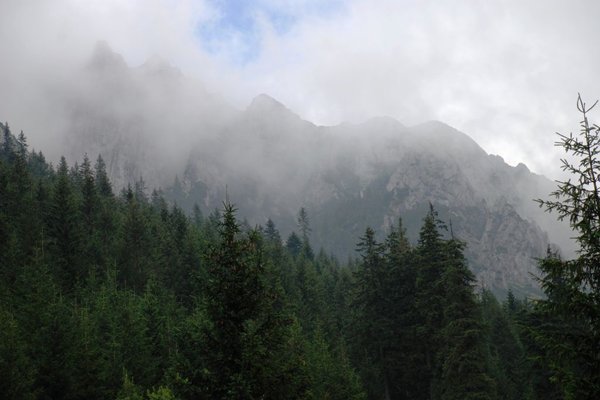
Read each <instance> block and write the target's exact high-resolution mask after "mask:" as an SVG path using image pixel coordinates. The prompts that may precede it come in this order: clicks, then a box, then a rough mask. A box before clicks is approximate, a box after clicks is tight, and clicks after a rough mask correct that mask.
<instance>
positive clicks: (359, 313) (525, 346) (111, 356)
mask: <svg viewBox="0 0 600 400" xmlns="http://www.w3.org/2000/svg"><path fill="white" fill-rule="evenodd" d="M0 128H1V130H2V138H1V143H0V144H1V147H0V238H1V240H0V376H2V379H1V380H0V393H1V394H2V397H3V398H7V399H11V398H13V399H23V398H31V399H33V398H36V399H47V398H52V399H95V398H97V399H107V398H108V399H110V398H118V399H141V398H150V399H174V398H180V399H198V398H206V399H219V398H223V399H225V398H229V399H256V398H265V399H293V398H298V399H363V398H369V399H379V398H388V399H430V398H432V399H468V398H473V399H475V398H477V399H496V398H503V399H504V398H506V399H519V398H532V399H535V398H540V399H547V398H553V397H552V396H555V395H556V391H555V388H554V387H553V386H552V385H551V384H550V382H549V379H548V378H549V373H548V370H547V367H546V366H545V364H544V362H543V358H540V357H537V356H539V355H540V354H541V353H540V350H539V346H538V344H537V342H536V341H535V337H533V336H532V335H530V334H529V332H531V329H532V327H534V326H535V325H536V324H540V323H543V321H540V320H539V319H536V318H538V317H539V315H538V314H535V313H532V311H531V306H530V304H528V303H527V302H523V301H519V300H516V299H514V297H513V296H509V298H508V299H507V301H506V302H505V303H504V304H503V305H500V304H499V303H498V302H497V300H496V299H495V298H494V297H493V295H491V294H490V293H489V292H488V291H486V290H477V293H476V291H475V288H474V277H473V274H472V273H471V272H470V271H469V269H468V266H467V263H466V261H465V258H464V255H463V251H464V243H463V242H462V241H460V240H459V238H456V237H454V235H453V232H452V229H451V227H446V225H444V223H443V222H442V221H440V220H439V218H438V215H437V212H436V211H435V210H434V209H433V207H429V209H427V205H424V207H425V209H426V210H428V211H426V213H425V215H424V216H423V217H424V218H423V223H422V226H421V229H420V234H419V239H418V242H417V243H416V244H415V245H412V244H411V243H410V242H409V241H408V240H407V237H406V234H405V231H404V229H403V227H402V223H401V220H398V221H395V222H394V223H393V226H392V228H391V229H390V230H389V231H387V232H381V233H380V235H381V236H382V237H385V240H383V241H378V240H376V237H377V233H376V232H374V231H373V230H372V229H370V228H368V227H364V231H365V233H364V235H363V236H362V237H361V238H357V239H356V241H357V243H358V244H359V246H358V248H359V252H358V257H357V259H356V260H351V261H349V262H348V263H346V264H343V265H342V264H341V263H340V262H338V261H337V260H336V259H335V258H333V257H331V256H328V255H327V254H326V253H324V252H323V251H316V249H318V248H319V247H320V245H319V243H310V223H309V216H308V215H307V214H306V213H305V212H301V213H300V215H299V225H298V229H297V231H296V232H295V233H294V234H293V235H291V236H290V238H289V239H288V240H286V241H285V242H284V241H283V240H282V239H281V237H280V236H279V233H278V231H277V228H276V226H275V223H274V222H273V221H271V220H268V221H266V222H265V224H264V226H257V227H250V226H248V225H247V224H246V223H244V222H241V221H239V220H238V219H237V216H236V210H235V207H234V206H233V205H232V204H231V203H235V199H226V201H225V202H224V203H223V207H222V209H221V210H219V211H215V212H213V213H211V214H210V215H202V213H201V212H200V211H199V210H200V209H199V208H198V207H196V208H195V212H194V213H193V214H192V215H186V214H185V213H183V212H182V210H181V209H180V208H178V206H177V205H173V204H168V203H167V202H166V201H165V200H164V199H163V197H162V196H161V193H160V192H158V191H153V192H152V194H151V195H150V196H148V195H147V192H146V188H145V187H144V184H143V182H137V183H135V184H133V186H131V185H130V186H127V187H126V188H125V189H124V190H122V191H121V192H120V193H118V194H116V193H114V192H113V189H112V186H111V183H110V181H109V179H108V177H107V173H106V167H105V165H104V162H103V160H102V158H98V159H97V160H96V161H95V163H94V165H92V162H91V161H90V160H88V159H87V157H84V159H83V160H82V162H81V164H76V165H73V166H69V165H67V163H66V161H65V160H64V159H62V160H61V162H60V163H59V165H58V166H56V167H53V166H52V165H49V164H48V163H46V161H45V160H44V156H43V154H42V153H35V152H31V151H29V150H28V146H27V141H26V138H25V136H24V135H22V134H21V135H19V136H18V137H15V136H13V135H12V134H11V133H10V129H9V128H8V125H1V126H0ZM230 201H231V203H230ZM532 360H536V361H535V362H534V361H532Z"/></svg>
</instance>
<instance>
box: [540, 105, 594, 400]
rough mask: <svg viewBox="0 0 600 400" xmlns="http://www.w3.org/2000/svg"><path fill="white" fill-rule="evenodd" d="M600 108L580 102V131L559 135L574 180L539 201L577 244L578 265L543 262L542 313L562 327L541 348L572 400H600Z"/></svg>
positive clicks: (547, 334) (552, 260) (549, 259)
mask: <svg viewBox="0 0 600 400" xmlns="http://www.w3.org/2000/svg"><path fill="white" fill-rule="evenodd" d="M597 103H598V102H596V103H594V104H593V105H592V106H591V107H589V106H587V105H586V104H585V103H584V102H583V100H582V99H581V96H579V97H578V98H577V109H578V110H579V112H580V113H581V115H582V120H581V124H580V127H581V129H580V132H579V134H577V135H573V134H572V133H571V134H569V135H564V134H558V136H559V141H558V142H557V143H556V145H557V146H559V147H562V148H563V149H564V151H565V152H566V153H567V154H568V155H569V156H571V158H569V157H567V158H565V159H563V160H562V169H563V170H564V171H566V172H568V173H570V174H571V176H572V178H571V179H568V180H566V181H559V182H558V188H557V189H556V191H554V192H553V193H551V196H552V198H553V199H551V200H538V202H539V205H540V206H541V207H545V208H546V210H548V211H551V212H556V213H557V215H558V218H559V219H560V220H563V219H567V220H568V221H569V223H570V224H571V227H572V228H573V229H574V231H575V232H576V235H577V237H576V239H577V243H578V245H579V251H578V255H577V258H576V259H574V260H568V261H562V260H560V259H559V258H557V257H555V256H552V255H550V256H549V257H546V259H544V260H541V262H540V269H541V272H542V276H541V279H540V283H541V286H542V289H543V290H544V292H545V294H546V296H547V299H545V300H542V301H540V302H539V309H540V310H541V312H543V313H546V314H547V315H552V316H554V317H555V318H557V319H558V321H559V323H560V324H561V325H562V326H563V329H555V330H554V329H551V330H546V331H545V332H540V335H539V337H540V340H542V339H543V340H542V341H541V342H540V343H541V345H542V347H543V348H544V349H545V350H546V352H547V356H548V360H549V362H550V364H551V366H552V368H553V370H554V371H555V374H556V375H555V379H557V381H558V382H559V383H560V386H561V388H562V390H563V392H564V395H565V397H568V398H599V397H600V378H599V375H598V371H600V158H599V157H600V127H599V126H598V125H595V124H592V123H591V122H590V121H589V119H588V114H589V112H590V111H591V110H592V109H593V108H594V106H595V105H596V104H597ZM569 326H570V327H571V328H570V329H569Z"/></svg>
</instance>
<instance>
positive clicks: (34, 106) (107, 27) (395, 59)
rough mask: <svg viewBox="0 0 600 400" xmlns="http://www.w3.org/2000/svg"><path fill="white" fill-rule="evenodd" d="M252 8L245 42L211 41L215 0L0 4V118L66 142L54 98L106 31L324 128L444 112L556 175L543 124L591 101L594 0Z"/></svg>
mask: <svg viewBox="0 0 600 400" xmlns="http://www.w3.org/2000/svg"><path fill="white" fill-rule="evenodd" d="M257 4H258V5H257V6H256V9H255V11H254V12H252V10H250V12H249V14H248V15H249V18H253V19H254V22H255V24H254V25H253V26H254V27H253V31H252V35H255V37H254V38H253V39H252V41H248V40H247V38H246V35H249V34H250V33H249V32H248V31H245V30H244V29H242V28H240V29H239V30H238V31H236V30H235V26H234V27H233V28H232V27H229V29H230V30H231V32H230V33H231V34H228V35H220V36H219V35H216V36H215V37H214V38H213V40H212V41H211V42H210V43H207V42H206V40H207V39H206V37H203V36H202V35H201V34H200V31H201V30H202V27H207V26H208V27H210V26H214V27H217V26H218V25H219V24H218V22H219V19H220V18H225V17H226V16H225V15H224V14H223V13H222V12H221V11H222V4H220V3H219V2H212V1H192V0H149V1H117V0H103V1H77V0H58V1H49V0H38V1H34V0H4V1H3V2H2V3H1V4H0V49H2V54H0V59H1V62H0V88H1V89H0V90H1V92H2V95H0V118H3V119H5V120H8V121H9V123H10V124H11V126H13V127H14V128H16V129H21V128H22V129H24V130H26V133H28V135H29V136H30V142H31V143H32V144H33V145H34V146H35V147H42V148H44V149H48V151H49V152H50V153H51V156H53V155H54V154H53V153H55V154H57V153H59V152H60V149H59V148H53V147H52V146H53V144H54V143H56V142H57V141H56V140H55V138H56V135H59V134H60V131H61V126H62V125H63V121H60V120H59V119H57V118H56V117H55V116H56V115H60V113H61V110H57V109H56V107H60V105H57V104H56V102H53V98H54V96H55V95H56V93H57V91H59V90H60V87H61V86H63V84H67V83H69V82H70V80H71V79H72V77H73V76H75V75H74V71H76V70H78V69H79V68H81V66H82V65H84V64H85V62H86V60H87V59H88V58H89V56H90V54H91V52H92V49H93V47H94V44H95V43H96V42H97V41H98V40H105V41H107V42H108V43H109V44H110V46H111V47H112V48H113V49H114V50H115V51H117V52H118V53H121V54H123V56H124V58H125V60H126V62H127V63H128V64H129V65H130V66H137V65H140V64H142V63H143V62H144V60H145V59H147V58H148V57H150V56H152V55H154V54H158V55H160V56H162V57H163V58H165V59H167V60H169V61H170V62H171V63H172V64H174V65H176V66H177V67H179V68H180V69H181V70H182V71H183V73H184V74H186V75H189V76H192V77H194V78H196V79H199V80H201V81H202V82H203V83H204V86H205V87H206V88H207V90H209V91H210V92H213V93H220V94H222V95H223V97H224V98H225V99H227V100H228V101H230V102H232V103H233V104H235V105H237V106H238V107H244V106H245V105H246V104H247V103H248V102H249V100H250V99H251V98H252V97H254V96H255V95H256V94H258V93H263V92H265V93H269V94H271V95H272V96H274V97H276V98H278V99H279V100H281V101H282V102H283V103H285V104H286V105H287V106H288V107H290V108H291V109H293V110H295V111H296V112H297V113H298V114H300V115H301V116H302V117H304V118H306V119H309V120H311V121H313V122H315V123H319V124H337V123H340V122H342V121H355V122H356V121H362V120H365V119H367V118H370V117H372V116H377V115H389V116H392V117H394V118H397V119H398V120H400V121H402V122H403V123H405V124H409V125H410V124H415V123H419V122H422V121H425V120H429V119H439V120H442V121H444V122H446V123H448V124H450V125H452V126H454V127H456V128H458V129H459V130H462V131H464V132H466V133H467V134H469V135H470V136H472V137H473V138H474V139H475V140H476V141H478V142H479V143H480V144H481V145H482V146H483V147H484V148H485V149H486V150H487V151H488V152H491V153H497V154H500V155H502V156H503V157H504V158H505V159H506V160H507V161H508V162H510V163H512V164H516V163H518V162H525V163H526V164H528V165H529V166H530V168H531V169H532V170H534V171H536V172H539V173H544V174H547V175H549V176H558V174H559V170H558V157H559V153H558V150H557V149H553V148H552V143H553V142H554V140H555V138H554V136H553V135H552V134H553V133H554V132H555V131H561V132H568V131H571V130H576V129H577V123H578V121H579V117H578V115H577V113H576V111H575V99H576V95H577V92H578V91H581V92H582V94H583V95H584V97H585V98H586V99H588V100H589V101H590V102H591V101H593V100H595V98H597V97H600V82H598V81H597V79H596V70H595V67H596V66H597V65H598V61H600V60H599V58H600V54H598V52H597V51H596V47H597V46H596V44H595V39H596V37H597V35H598V33H599V32H598V29H599V28H598V25H597V23H596V21H595V18H596V16H597V15H599V12H600V3H597V2H595V1H573V2H564V1H558V0H557V1H543V2H542V1H539V2H519V1H513V0H507V1H498V2H488V1H478V2H476V1H464V2H435V3H434V2H422V1H392V0H381V1H377V2H373V1H366V0H354V1H348V2H332V3H331V5H330V6H328V7H323V6H317V5H315V4H316V3H315V2H311V1H304V2H282V3H277V2H270V1H261V2H258V3H257ZM290 10H293V11H290ZM282 15H283V16H292V17H289V18H287V19H286V18H283V19H282V18H279V17H281V16H282ZM282 21H283V22H282ZM282 23H283V24H287V25H286V26H285V27H284V28H285V29H282V26H281V24H282ZM278 24H279V25H278ZM215 29H216V28H215ZM203 41H204V42H203ZM209 44H210V46H209ZM240 52H251V53H252V57H244V58H243V60H240V58H239V57H236V54H237V53H240Z"/></svg>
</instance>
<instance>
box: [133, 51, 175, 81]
mask: <svg viewBox="0 0 600 400" xmlns="http://www.w3.org/2000/svg"><path fill="white" fill-rule="evenodd" d="M139 68H140V69H141V70H142V71H144V72H147V73H150V74H155V75H168V76H181V75H182V73H181V71H180V70H179V68H177V67H175V66H173V65H172V64H171V63H170V62H168V61H167V60H165V59H164V58H162V57H160V56H159V55H156V54H155V55H153V56H151V57H150V58H148V59H147V60H146V62H145V63H144V64H142V65H140V67H139Z"/></svg>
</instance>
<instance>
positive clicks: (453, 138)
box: [57, 44, 573, 293]
mask: <svg viewBox="0 0 600 400" xmlns="http://www.w3.org/2000/svg"><path fill="white" fill-rule="evenodd" d="M74 81H76V82H77V84H74V85H73V86H72V87H70V88H69V90H67V91H66V94H63V95H62V97H59V98H57V101H58V102H62V104H64V106H63V107H62V109H63V112H64V115H63V119H64V120H66V121H68V123H67V124H66V125H65V126H66V131H67V132H66V140H65V152H66V153H67V155H70V156H71V158H72V159H81V157H82V155H83V154H84V153H88V155H89V157H90V158H92V159H94V158H95V157H96V156H97V155H98V154H102V156H103V157H104V159H105V161H106V164H107V166H108V169H109V173H110V175H111V177H112V179H113V180H114V182H115V183H116V186H117V187H122V186H123V185H126V184H127V183H129V182H133V181H136V180H139V179H140V178H142V179H143V180H144V181H145V182H146V186H147V187H148V188H149V189H151V188H153V187H159V186H160V187H162V188H164V189H165V193H166V194H167V195H168V196H169V197H170V198H171V199H172V200H173V201H176V202H177V203H178V204H179V205H180V206H183V207H184V208H187V209H191V208H192V207H193V205H194V204H198V205H199V206H200V207H201V208H202V210H203V211H204V212H205V213H209V212H211V211H212V210H214V209H215V208H220V207H221V205H222V201H223V199H224V198H225V193H226V192H227V195H228V196H229V199H231V200H232V201H233V202H234V203H235V204H236V206H237V207H238V208H239V210H240V215H241V216H242V217H245V218H246V219H247V220H248V222H249V223H250V224H251V225H254V224H264V223H265V222H266V220H267V218H271V219H273V220H274V222H275V223H276V225H277V226H278V228H279V229H280V231H281V232H282V234H283V236H284V237H285V236H286V235H287V234H289V233H290V232H291V231H292V230H293V229H296V225H295V219H296V214H297V212H298V210H299V208H300V207H305V208H306V209H307V211H308V214H309V218H310V221H311V227H312V235H311V241H312V244H313V246H314V247H316V248H317V249H318V248H319V247H323V248H324V249H325V251H327V252H330V253H334V254H335V255H337V256H339V257H341V258H342V259H345V258H346V257H348V256H355V255H356V254H355V252H354V249H355V243H356V242H357V238H358V237H359V236H361V235H362V233H363V232H364V230H365V228H366V227H367V226H371V227H373V228H374V229H376V230H377V231H378V232H380V234H381V235H383V234H385V232H386V231H387V230H388V229H389V227H390V225H391V224H396V223H397V222H398V218H400V217H401V218H402V219H403V223H404V225H405V226H406V228H407V230H408V233H409V237H410V238H411V240H412V241H413V242H416V238H417V236H418V231H419V228H420V225H421V221H422V218H423V217H424V215H425V213H426V212H427V210H428V209H429V204H430V203H431V204H432V205H433V206H434V207H435V208H436V209H437V210H438V211H439V214H440V217H441V218H442V219H443V220H445V221H446V223H447V225H448V227H449V228H450V226H451V228H452V229H451V230H452V233H453V234H454V235H455V236H456V237H458V238H461V239H463V240H464V241H465V242H466V243H467V250H466V254H467V256H468V259H469V263H470V266H471V268H472V270H473V271H474V272H475V273H476V275H477V278H478V279H479V282H480V283H481V284H482V285H485V286H486V287H488V288H491V289H493V290H495V291H497V292H502V291H503V290H506V289H508V288H513V290H515V291H516V292H521V293H536V292H537V284H536V282H535V280H534V278H533V275H535V274H536V258H539V257H542V256H543V255H544V254H545V252H546V249H547V246H548V245H549V244H550V243H556V244H558V245H560V247H561V248H562V249H563V250H564V251H566V252H567V253H570V252H572V251H573V248H572V243H571V242H570V240H569V236H570V233H569V230H568V227H566V226H565V225H560V224H558V223H557V222H556V221H555V218H554V216H552V215H548V214H546V213H544V212H543V210H540V209H539V208H538V207H537V205H536V204H535V203H534V202H533V201H532V200H533V199H535V198H540V197H542V198H545V197H546V196H547V194H548V193H549V192H550V191H551V190H552V188H553V186H554V184H553V183H552V182H551V181H549V180H548V179H546V178H544V177H542V176H539V175H535V174H532V173H531V172H530V171H529V170H528V169H527V167H526V166H524V165H522V164H520V165H518V166H517V167H511V166H509V165H507V164H506V163H505V162H504V161H503V160H502V158H500V157H499V156H493V155H488V154H487V153H485V151H483V149H481V148H480V147H479V146H478V145H477V143H475V142H474V141H473V140H472V139H471V138H469V137H468V136H467V135H465V134H464V133H462V132H459V131H457V130H455V129H453V128H452V127H450V126H447V125H445V124H443V123H441V122H437V121H432V122H427V123H424V124H421V125H417V126H413V127H407V126H404V125H403V124H401V123H400V122H398V121H396V120H394V119H392V118H387V117H380V118H374V119H371V120H369V121H366V122H364V123H362V124H341V125H338V126H331V127H323V126H316V125H314V124H312V123H310V122H308V121H305V120H303V119H302V118H300V117H299V116H298V115H296V114H295V113H294V112H293V111H292V110H289V109H288V108H287V107H286V106H285V105H284V104H281V103H280V102H279V101H277V100H275V99H273V98H271V97H269V96H268V95H266V94H261V95H259V96H257V97H256V98H255V99H254V100H253V101H252V102H251V103H250V104H249V105H248V107H247V108H246V109H244V110H237V109H235V108H234V107H232V106H230V105H229V104H228V103H227V102H226V101H224V100H223V99H222V98H221V97H220V96H219V95H216V94H211V93H208V92H207V91H206V90H205V89H204V87H203V86H202V85H201V84H200V83H198V82H196V81H193V80H190V79H189V78H187V77H186V76H184V75H183V74H181V72H180V71H179V70H177V69H176V68H175V67H173V66H171V65H170V64H169V63H168V62H166V61H164V60H162V59H160V58H158V57H153V58H152V59H150V60H148V62H146V63H145V64H143V65H141V66H139V67H136V68H130V67H128V66H127V65H126V63H125V62H124V60H123V59H122V57H120V56H119V55H118V54H115V53H114V52H112V51H111V50H110V48H108V46H106V45H105V44H100V45H99V46H98V48H97V49H96V50H95V52H94V53H93V55H92V57H91V58H90V61H89V63H88V64H87V65H86V66H85V67H84V68H82V71H81V76H80V77H78V79H75V80H74ZM175 176H177V177H178V185H176V186H173V182H174V181H175ZM446 234H448V235H449V234H450V230H448V232H446Z"/></svg>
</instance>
